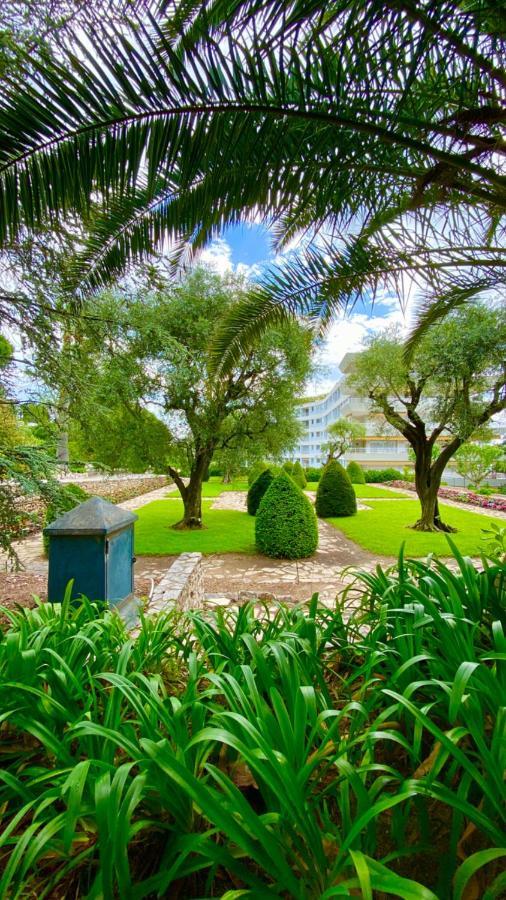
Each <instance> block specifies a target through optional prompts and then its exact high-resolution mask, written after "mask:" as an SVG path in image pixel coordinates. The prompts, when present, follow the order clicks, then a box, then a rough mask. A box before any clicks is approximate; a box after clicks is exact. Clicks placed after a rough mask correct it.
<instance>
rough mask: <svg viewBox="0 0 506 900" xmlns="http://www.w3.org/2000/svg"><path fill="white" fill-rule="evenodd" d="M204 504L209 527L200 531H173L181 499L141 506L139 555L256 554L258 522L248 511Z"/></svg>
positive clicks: (137, 539) (137, 533) (137, 540)
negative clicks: (256, 523)
mask: <svg viewBox="0 0 506 900" xmlns="http://www.w3.org/2000/svg"><path fill="white" fill-rule="evenodd" d="M210 506H211V504H210V503H204V504H203V510H202V512H203V519H204V525H205V526H206V527H205V528H203V529H202V530H201V531H174V529H173V528H171V526H172V525H174V524H175V523H176V522H178V521H179V520H180V519H181V517H182V515H183V504H182V502H181V500H170V501H168V500H155V501H154V502H153V503H148V504H147V505H146V506H142V507H141V508H140V509H139V510H138V511H137V514H138V516H139V521H138V522H136V525H135V553H136V554H137V555H138V556H172V555H175V554H178V553H187V552H195V551H199V552H200V553H204V554H206V555H207V554H209V553H255V552H256V550H255V519H254V518H253V517H252V516H248V513H246V512H236V511H234V510H227V509H211V508H210Z"/></svg>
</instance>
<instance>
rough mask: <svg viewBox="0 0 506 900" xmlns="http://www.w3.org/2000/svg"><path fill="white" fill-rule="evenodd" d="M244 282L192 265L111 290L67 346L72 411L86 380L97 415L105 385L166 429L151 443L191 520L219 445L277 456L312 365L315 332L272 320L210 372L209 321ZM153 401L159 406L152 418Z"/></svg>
mask: <svg viewBox="0 0 506 900" xmlns="http://www.w3.org/2000/svg"><path fill="white" fill-rule="evenodd" d="M247 291H248V285H247V283H245V282H244V281H243V280H242V279H239V278H236V277H232V276H226V277H224V278H221V277H220V276H218V275H215V274H212V273H207V272H205V271H204V270H203V269H196V270H194V271H193V272H192V273H191V274H189V275H188V276H187V277H186V278H185V279H184V280H183V281H181V282H180V283H179V284H178V285H174V284H171V283H166V284H164V285H163V286H162V285H161V286H160V288H159V290H157V291H152V290H149V289H148V290H141V291H139V292H137V291H134V293H133V294H131V295H130V296H128V297H125V296H123V295H121V294H119V293H117V292H112V293H108V294H105V295H104V296H103V297H102V299H101V305H100V310H101V313H102V316H103V323H104V324H103V329H104V330H103V332H101V331H100V330H99V331H98V332H97V328H96V327H95V326H94V328H93V329H92V331H91V333H90V336H89V338H88V341H83V340H81V341H80V342H79V343H75V344H74V345H72V346H71V347H69V348H68V353H69V359H68V360H67V365H69V367H70V368H71V369H72V371H73V373H74V378H75V379H76V381H75V393H74V399H73V400H71V403H70V407H69V412H70V414H71V415H72V414H73V409H74V408H75V407H81V406H82V404H83V399H82V391H83V390H84V391H85V392H88V394H89V398H90V399H89V401H88V403H91V408H92V409H93V407H96V408H97V412H98V416H99V422H100V405H99V404H97V403H96V398H97V397H98V396H99V394H101V395H102V397H103V398H104V410H105V412H107V410H108V409H109V410H110V408H111V399H110V398H114V402H115V404H116V405H117V406H118V407H122V408H123V409H124V414H125V415H126V416H127V417H131V421H132V427H134V425H135V427H138V428H139V430H140V433H141V434H143V433H145V437H146V439H148V441H149V440H151V439H152V438H153V435H155V434H156V431H157V430H161V431H163V432H164V433H165V440H160V439H158V438H155V440H154V441H153V450H152V453H153V456H155V455H156V454H158V456H159V460H160V462H161V461H163V456H165V458H166V459H167V469H168V471H169V473H170V474H171V476H172V477H173V478H174V480H175V482H176V484H177V485H178V488H179V490H180V493H181V496H182V498H183V501H184V503H185V519H184V524H185V525H186V524H190V522H193V520H195V521H194V524H195V525H200V524H201V485H202V481H203V479H204V478H205V477H206V473H207V470H208V468H209V465H210V463H211V461H212V459H213V457H214V454H215V453H218V454H220V453H221V454H223V453H225V452H233V451H234V450H236V451H237V453H238V454H239V455H240V456H244V453H245V452H247V451H248V449H250V451H251V455H252V456H253V457H254V456H255V455H256V456H258V454H261V453H263V454H265V455H267V454H268V455H270V456H274V457H275V456H278V455H280V453H281V452H282V451H283V450H284V449H285V448H290V447H291V446H293V444H294V443H295V442H296V439H297V436H298V433H299V425H298V423H297V420H296V418H295V414H294V409H295V398H296V395H297V392H298V391H300V390H301V389H302V386H303V384H304V381H305V380H306V378H307V376H308V374H309V372H310V370H311V361H310V356H311V353H310V349H311V339H310V334H309V333H308V331H307V329H305V328H304V327H303V326H302V325H300V324H297V323H294V322H293V323H291V324H290V325H285V326H283V327H282V328H278V329H271V330H270V331H269V332H267V333H266V334H265V336H264V338H263V340H262V341H261V342H260V343H259V344H258V346H257V347H256V348H255V349H254V350H252V351H251V352H250V353H249V354H248V355H245V356H244V357H243V360H242V364H241V365H240V366H237V367H235V368H234V369H233V370H231V371H230V372H229V374H228V375H227V376H226V377H223V378H221V379H216V378H213V377H211V375H210V372H209V360H208V356H207V351H208V347H209V343H210V341H211V339H212V335H213V331H214V329H215V328H216V327H217V326H218V325H219V322H220V318H221V317H222V316H223V315H224V314H226V312H227V311H228V310H229V309H230V308H231V307H232V306H233V305H234V304H235V303H239V302H241V300H242V299H243V298H244V296H245V295H246V294H247ZM97 302H98V301H97ZM97 385H98V386H99V387H98V390H97ZM107 398H109V400H108V399H107ZM147 410H151V411H152V412H153V411H154V410H156V412H157V416H158V420H157V421H158V424H157V425H156V428H155V423H153V422H152V421H151V420H149V421H148V420H147V419H146V416H147V412H146V411H147ZM83 425H84V423H83ZM148 425H149V426H150V429H151V431H150V434H151V438H150V437H149V436H148V434H147V432H145V428H146V426H148ZM153 429H154V430H153ZM99 430H100V426H99ZM94 433H96V425H95V426H94V427H92V429H91V437H93V434H94ZM105 443H106V445H107V440H106V442H105ZM161 450H163V453H162V454H161ZM185 478H188V479H189V481H188V482H186V481H185Z"/></svg>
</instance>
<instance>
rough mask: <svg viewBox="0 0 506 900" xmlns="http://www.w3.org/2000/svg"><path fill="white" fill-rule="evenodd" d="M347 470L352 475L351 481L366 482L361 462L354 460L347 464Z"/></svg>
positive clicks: (353, 482) (356, 482)
mask: <svg viewBox="0 0 506 900" xmlns="http://www.w3.org/2000/svg"><path fill="white" fill-rule="evenodd" d="M346 471H347V473H348V475H349V476H350V481H351V483H352V484H365V475H364V470H363V468H362V466H361V465H360V463H358V462H354V461H353V460H352V461H351V462H349V463H348V465H347V466H346Z"/></svg>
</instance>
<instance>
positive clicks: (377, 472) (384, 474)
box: [364, 469, 402, 484]
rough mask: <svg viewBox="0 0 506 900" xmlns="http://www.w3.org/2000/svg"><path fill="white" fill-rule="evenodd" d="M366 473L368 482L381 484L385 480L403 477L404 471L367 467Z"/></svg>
mask: <svg viewBox="0 0 506 900" xmlns="http://www.w3.org/2000/svg"><path fill="white" fill-rule="evenodd" d="M364 475H365V480H366V482H367V483H368V484H381V483H382V482H384V481H395V480H397V479H401V478H402V473H401V472H399V470H398V469H366V470H365V472H364Z"/></svg>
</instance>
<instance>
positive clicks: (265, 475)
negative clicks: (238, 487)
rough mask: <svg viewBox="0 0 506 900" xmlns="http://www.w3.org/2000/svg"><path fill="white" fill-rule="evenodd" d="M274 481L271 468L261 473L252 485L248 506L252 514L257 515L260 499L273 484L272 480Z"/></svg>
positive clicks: (247, 501)
mask: <svg viewBox="0 0 506 900" xmlns="http://www.w3.org/2000/svg"><path fill="white" fill-rule="evenodd" d="M272 481H274V475H273V474H272V472H271V470H270V469H264V471H263V472H261V473H260V475H259V476H258V478H257V479H256V481H254V482H253V484H252V485H251V487H250V489H249V491H248V496H247V500H246V503H247V507H248V512H249V514H250V516H256V514H257V510H258V507H259V506H260V501H261V499H262V497H263V495H264V494H265V492H266V491H267V490H268V488H269V487H270V485H271V482H272Z"/></svg>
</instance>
